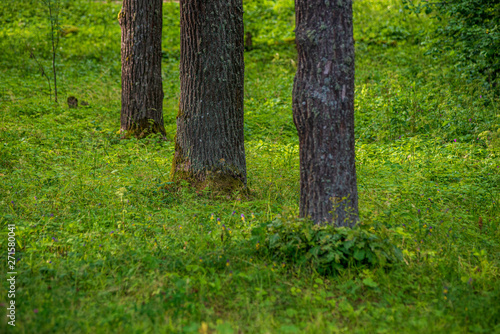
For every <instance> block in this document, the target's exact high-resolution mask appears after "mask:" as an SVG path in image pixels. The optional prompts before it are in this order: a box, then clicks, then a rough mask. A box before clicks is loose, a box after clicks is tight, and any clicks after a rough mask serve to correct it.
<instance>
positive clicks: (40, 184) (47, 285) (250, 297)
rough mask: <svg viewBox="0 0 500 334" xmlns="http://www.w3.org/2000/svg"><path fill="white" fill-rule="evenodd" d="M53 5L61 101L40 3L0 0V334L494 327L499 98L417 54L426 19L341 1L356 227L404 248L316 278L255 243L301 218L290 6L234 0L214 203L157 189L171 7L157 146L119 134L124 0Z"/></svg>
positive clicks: (174, 65) (173, 63)
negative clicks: (348, 41)
mask: <svg viewBox="0 0 500 334" xmlns="http://www.w3.org/2000/svg"><path fill="white" fill-rule="evenodd" d="M257 3H258V4H259V5H257ZM63 4H64V6H63V8H62V10H61V12H60V16H59V19H60V21H61V26H62V27H63V29H67V30H66V31H67V32H68V33H67V34H64V37H61V39H60V42H59V45H58V49H57V55H58V57H57V60H56V63H57V73H58V77H57V78H58V81H57V82H58V96H59V103H54V102H53V98H54V96H53V93H51V92H50V91H49V87H48V84H47V79H46V78H45V77H44V76H43V75H42V73H41V71H40V66H42V67H43V68H44V71H45V73H47V74H48V76H51V73H52V72H51V67H50V66H51V58H50V57H51V55H50V39H49V38H50V35H49V34H48V32H49V25H48V22H49V20H48V18H47V14H46V11H45V10H44V9H43V8H40V7H39V6H40V3H39V2H36V4H35V1H34V0H26V1H19V2H18V1H6V2H2V3H1V4H0V13H1V14H0V46H1V49H2V53H1V55H0V229H1V230H0V249H1V251H0V259H1V261H0V263H1V264H0V277H2V283H1V284H0V304H1V305H2V307H1V308H0V316H1V320H0V332H2V333H6V332H12V333H89V332H92V333H165V332H168V333H181V332H182V333H202V334H204V333H205V334H206V333H351V332H359V333H365V332H366V333H464V332H471V333H493V332H496V333H500V281H499V279H500V227H499V223H500V209H499V205H498V203H499V201H500V188H499V184H500V150H499V148H500V132H499V131H500V130H499V123H500V122H499V120H500V118H499V116H500V115H499V106H500V99H499V96H498V92H497V93H495V91H493V90H489V89H488V87H486V86H484V85H483V84H482V83H481V81H479V80H472V79H468V78H467V77H466V76H465V74H463V73H462V72H461V71H460V68H457V66H455V64H454V63H453V62H452V58H451V57H448V56H443V57H441V58H433V57H431V56H426V55H425V51H426V49H425V44H426V37H425V34H424V32H425V30H426V29H428V28H429V27H431V26H432V24H433V22H432V20H430V19H429V18H427V17H425V16H421V17H416V16H410V15H409V14H407V13H405V12H404V11H403V9H402V5H401V3H400V2H397V1H395V0H394V1H393V0H389V1H382V0H372V1H368V0H363V1H361V0H360V1H355V2H354V15H355V20H354V24H355V39H356V102H355V104H356V139H357V146H356V157H357V173H358V174H357V175H358V184H359V196H360V214H361V221H362V223H363V226H364V227H365V228H367V229H368V230H369V231H371V233H374V235H376V236H378V238H382V239H384V240H385V241H387V242H390V243H391V244H392V245H394V246H396V247H397V248H398V249H400V250H401V254H402V256H403V258H402V260H401V261H399V262H398V261H396V262H393V263H390V264H387V265H380V266H368V264H366V265H363V264H357V265H348V266H346V267H345V268H339V269H337V270H336V271H335V272H333V273H332V272H330V273H328V274H325V273H323V272H321V271H319V270H317V268H316V267H315V266H313V265H310V263H309V262H307V261H306V262H302V263H299V262H293V261H285V260H282V259H280V258H279V257H276V254H274V253H273V252H272V249H271V247H270V246H269V243H270V242H271V240H270V238H266V237H265V236H264V237H263V238H261V239H260V240H256V239H255V238H254V237H252V233H253V232H254V231H256V230H257V229H259V228H260V229H261V230H262V226H264V227H265V226H266V225H267V224H271V223H273V224H277V223H280V222H286V221H288V220H290V221H292V220H293V219H294V218H293V217H296V216H297V214H298V200H299V157H298V139H297V135H296V131H295V127H294V124H293V120H292V111H291V91H292V85H293V77H294V73H295V70H296V60H295V59H296V51H295V49H294V46H293V45H292V44H290V43H287V41H289V40H290V39H291V38H292V39H293V28H294V27H293V19H294V18H293V1H290V0H280V1H267V2H264V3H261V2H256V1H246V2H245V15H246V16H245V22H246V24H247V26H246V29H247V31H251V32H252V33H253V36H254V49H253V50H251V51H247V52H246V54H245V59H246V79H245V80H246V81H245V89H246V92H245V140H246V143H245V145H246V153H247V167H248V186H249V189H250V191H251V194H250V195H249V196H246V195H243V194H241V195H240V194H238V193H235V194H232V195H231V196H227V197H217V196H215V195H213V194H211V193H210V192H208V191H207V192H203V191H200V192H197V191H196V190H194V189H191V188H190V187H189V186H188V185H186V184H183V185H181V186H175V185H173V184H172V183H170V179H169V177H170V167H171V162H172V155H173V150H174V147H173V138H174V135H175V129H176V123H175V117H176V114H177V108H178V103H179V100H178V98H179V5H178V4H177V3H174V2H169V3H165V4H164V32H163V50H164V51H163V60H164V61H163V79H164V80H163V88H164V91H165V102H164V118H165V126H166V129H167V136H168V140H166V141H165V140H162V139H161V138H159V137H149V138H146V139H141V140H136V139H130V140H121V139H120V135H119V133H118V130H119V120H120V117H119V115H120V73H121V72H120V27H119V25H118V22H117V20H116V17H117V14H118V12H119V10H120V5H119V4H115V3H112V2H111V3H101V2H93V1H83V0H78V1H72V2H63ZM259 6H260V7H259ZM265 6H267V7H265ZM28 49H29V50H31V51H33V54H34V56H35V58H33V57H29V52H28V51H27V50H28ZM52 89H53V84H52ZM68 96H75V97H77V98H78V100H79V101H82V100H83V101H86V102H88V103H89V105H88V106H80V107H79V108H77V109H69V108H68V106H67V104H66V102H65V101H66V98H67V97H68ZM9 224H13V225H15V233H16V237H15V238H16V253H15V257H16V263H15V271H16V272H17V275H16V294H15V301H16V326H15V327H11V326H9V325H8V324H7V320H8V318H6V316H5V315H6V306H7V305H8V303H9V302H10V300H11V299H10V298H8V297H7V291H8V289H9V286H8V284H7V281H6V279H5V278H6V277H7V272H8V271H11V270H10V269H9V268H8V267H7V263H8V259H7V255H8V254H7V248H8V232H9V230H8V226H9ZM261 236H262V235H261Z"/></svg>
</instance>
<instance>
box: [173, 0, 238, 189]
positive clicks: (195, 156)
mask: <svg viewBox="0 0 500 334" xmlns="http://www.w3.org/2000/svg"><path fill="white" fill-rule="evenodd" d="M180 4H181V11H180V13H181V61H180V79H181V96H180V104H179V114H178V116H177V135H176V139H175V155H174V161H173V171H172V175H173V178H174V179H185V180H188V181H190V182H191V183H194V184H195V185H196V186H200V185H201V186H205V185H209V186H212V185H213V186H214V187H216V188H228V189H234V188H237V187H241V186H245V185H246V165H245V148H244V142H243V141H244V138H243V75H244V61H243V52H244V43H243V32H244V31H243V3H242V0H210V1H208V0H181V2H180Z"/></svg>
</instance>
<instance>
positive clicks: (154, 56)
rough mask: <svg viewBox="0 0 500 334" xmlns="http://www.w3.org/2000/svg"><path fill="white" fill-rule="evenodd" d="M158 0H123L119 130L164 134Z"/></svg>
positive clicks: (159, 3)
mask: <svg viewBox="0 0 500 334" xmlns="http://www.w3.org/2000/svg"><path fill="white" fill-rule="evenodd" d="M162 5H163V2H162V0H123V8H122V10H121V12H120V14H118V19H119V21H120V25H121V28H122V45H121V49H122V111H121V131H122V132H124V133H125V134H126V135H127V136H130V135H132V136H136V137H144V136H147V135H148V134H150V133H161V134H163V135H165V128H164V125H163V87H162V81H161V29H162V22H163V17H162Z"/></svg>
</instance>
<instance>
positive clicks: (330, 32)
mask: <svg viewBox="0 0 500 334" xmlns="http://www.w3.org/2000/svg"><path fill="white" fill-rule="evenodd" d="M295 11H296V42H297V50H298V64H297V67H298V68H297V74H296V76H295V82H294V88H293V116H294V122H295V126H296V127H297V131H298V134H299V144H300V215H301V216H302V217H311V218H312V220H313V221H314V222H315V223H317V224H323V223H332V222H333V223H334V224H335V225H336V226H351V227H352V226H353V225H354V224H355V222H356V221H357V217H358V193H357V185H356V167H355V157H354V154H355V152H354V39H353V27H352V0H339V1H325V0H295ZM332 212H333V215H332Z"/></svg>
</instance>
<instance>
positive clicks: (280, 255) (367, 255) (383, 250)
mask: <svg viewBox="0 0 500 334" xmlns="http://www.w3.org/2000/svg"><path fill="white" fill-rule="evenodd" d="M252 241H253V243H254V245H255V247H256V248H257V249H258V250H259V251H260V252H263V253H267V254H268V255H269V256H271V257H272V258H273V260H275V261H285V262H289V263H293V264H297V265H306V266H309V265H310V266H312V267H314V268H315V269H316V270H317V271H318V272H319V273H320V274H326V275H328V274H334V273H336V272H338V271H339V270H342V269H345V268H366V267H384V266H390V265H391V264H394V263H397V262H400V261H402V259H403V257H402V253H401V251H400V250H399V249H398V248H397V247H396V246H394V245H393V243H391V238H390V231H389V230H388V229H386V228H383V227H380V228H378V227H377V228H375V226H374V225H371V224H363V223H359V224H357V225H356V226H355V227H354V228H352V229H351V228H346V227H335V226H333V225H316V224H313V223H312V222H311V221H310V220H308V219H304V218H288V219H282V218H276V219H275V220H273V221H272V222H271V223H270V224H261V225H260V226H259V227H257V228H255V229H254V230H253V231H252Z"/></svg>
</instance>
